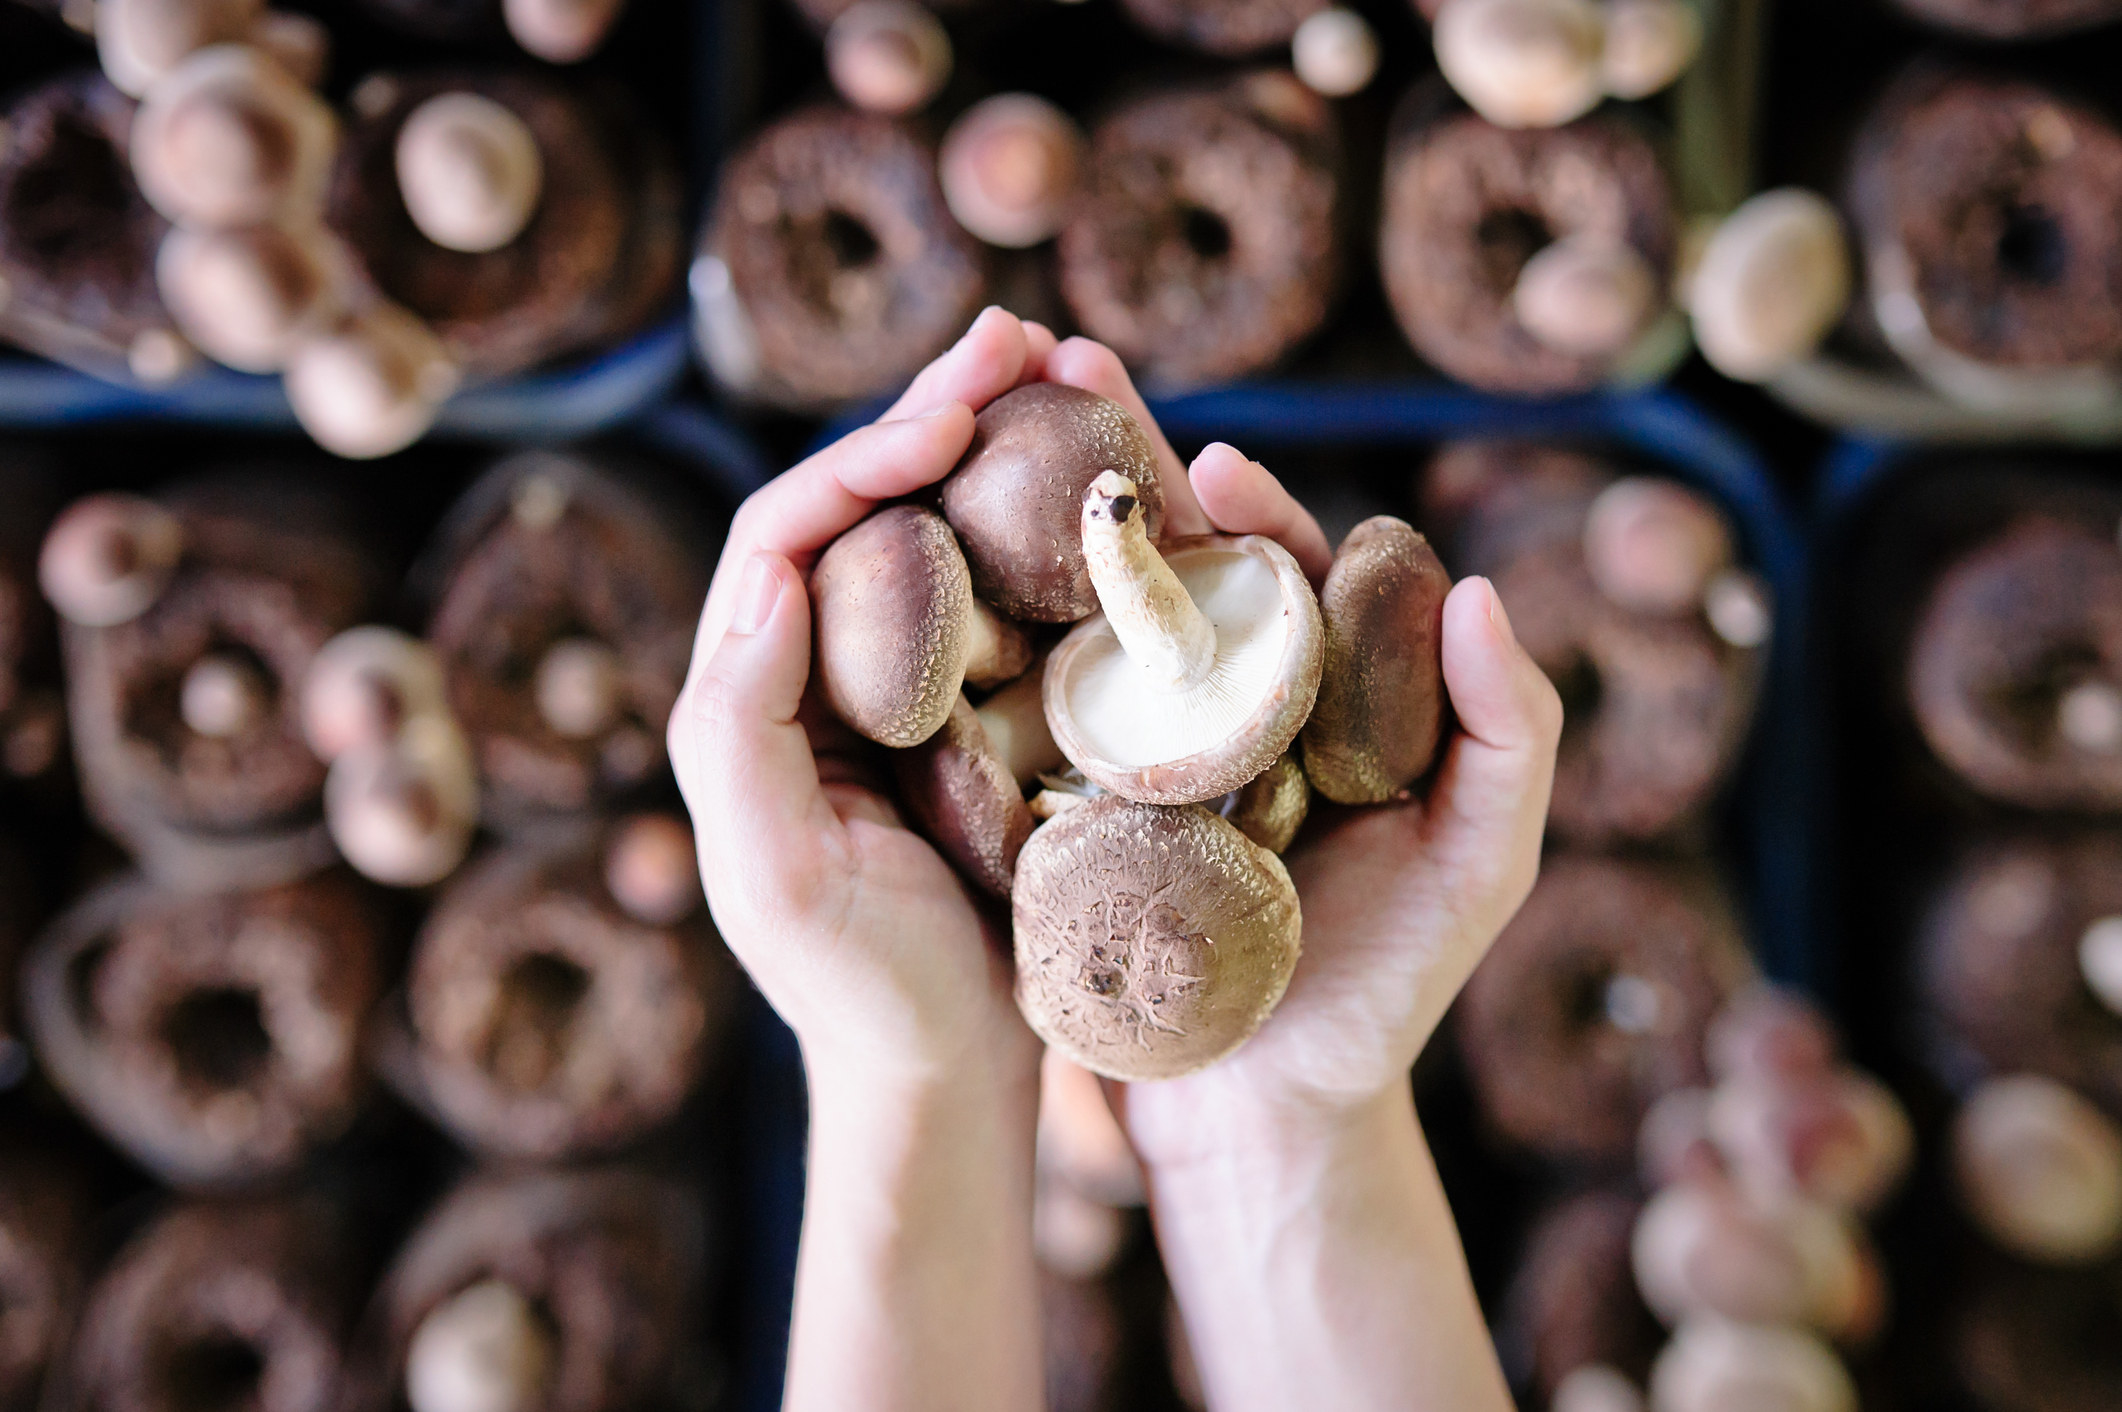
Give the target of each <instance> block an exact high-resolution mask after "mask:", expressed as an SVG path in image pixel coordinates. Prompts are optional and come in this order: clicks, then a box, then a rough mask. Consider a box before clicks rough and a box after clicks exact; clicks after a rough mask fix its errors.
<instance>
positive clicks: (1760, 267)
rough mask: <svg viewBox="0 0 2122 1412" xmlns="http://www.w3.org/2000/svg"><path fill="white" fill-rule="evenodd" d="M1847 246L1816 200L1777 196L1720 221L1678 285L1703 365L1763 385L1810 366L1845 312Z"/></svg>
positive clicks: (1798, 193)
mask: <svg viewBox="0 0 2122 1412" xmlns="http://www.w3.org/2000/svg"><path fill="white" fill-rule="evenodd" d="M1851 284H1852V279H1851V273H1850V259H1849V241H1848V237H1847V235H1846V234H1845V233H1844V231H1843V228H1842V217H1841V216H1840V215H1839V214H1837V213H1836V211H1835V208H1834V207H1833V206H1832V205H1830V204H1829V203H1828V202H1827V201H1825V200H1823V199H1822V198H1821V197H1819V196H1816V195H1814V194H1813V193H1812V192H1810V191H1803V190H1800V189H1799V188H1797V187H1779V188H1777V189H1776V190H1774V191H1764V192H1762V193H1761V194H1760V195H1758V196H1755V197H1753V198H1751V199H1750V200H1748V201H1747V202H1746V203H1745V204H1743V205H1741V206H1740V207H1739V209H1738V210H1736V211H1734V212H1732V213H1731V214H1730V215H1729V216H1727V217H1725V218H1724V220H1723V221H1721V222H1720V223H1719V224H1718V226H1717V228H1716V231H1715V233H1713V234H1712V235H1711V236H1710V238H1709V242H1708V244H1707V245H1705V246H1704V247H1703V250H1702V258H1701V260H1700V261H1699V262H1697V264H1696V266H1695V272H1694V275H1693V276H1692V277H1691V278H1690V279H1689V280H1688V284H1687V307H1688V313H1689V314H1690V316H1691V317H1692V319H1693V322H1694V329H1695V343H1696V345H1697V346H1698V347H1700V348H1701V350H1702V356H1703V357H1704V358H1706V359H1707V360H1708V361H1709V363H1710V365H1711V366H1712V367H1714V368H1716V369H1717V371H1718V372H1721V373H1723V374H1724V375H1725V376H1726V377H1731V378H1737V379H1739V380H1740V381H1741V382H1762V381H1765V380H1767V379H1769V378H1772V377H1774V376H1775V375H1776V374H1778V373H1780V372H1782V371H1783V370H1784V369H1785V368H1788V367H1789V366H1790V365H1791V364H1793V363H1796V362H1798V361H1800V360H1801V359H1803V358H1806V357H1809V356H1811V354H1812V353H1813V351H1814V350H1815V349H1817V348H1818V347H1819V346H1820V343H1821V341H1822V340H1824V339H1825V338H1826V337H1827V335H1828V333H1829V331H1830V330H1832V329H1833V328H1834V326H1835V325H1836V324H1837V323H1839V322H1841V319H1842V314H1843V311H1844V310H1845V309H1847V308H1848V306H1849V297H1850V288H1851Z"/></svg>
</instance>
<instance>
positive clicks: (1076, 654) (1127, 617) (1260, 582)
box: [1046, 477, 1326, 804]
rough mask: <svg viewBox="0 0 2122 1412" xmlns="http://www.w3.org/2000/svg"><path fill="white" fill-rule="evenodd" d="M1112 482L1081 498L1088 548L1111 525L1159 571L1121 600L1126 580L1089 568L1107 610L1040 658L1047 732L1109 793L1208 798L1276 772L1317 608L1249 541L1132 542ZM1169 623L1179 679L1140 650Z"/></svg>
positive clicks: (1311, 684)
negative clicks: (1180, 637) (1184, 664)
mask: <svg viewBox="0 0 2122 1412" xmlns="http://www.w3.org/2000/svg"><path fill="white" fill-rule="evenodd" d="M1111 483H1122V484H1124V482H1119V478H1118V477H1109V478H1108V477H1101V478H1100V481H1099V482H1098V483H1096V484H1094V485H1093V487H1092V489H1091V490H1090V492H1089V493H1088V494H1087V495H1086V497H1085V501H1084V506H1085V509H1084V523H1085V525H1086V540H1087V541H1088V540H1090V538H1091V536H1092V534H1093V533H1094V531H1093V530H1091V529H1090V526H1092V524H1093V522H1094V521H1095V520H1097V519H1099V518H1100V517H1104V518H1106V519H1117V521H1118V525H1119V529H1120V531H1121V533H1120V536H1119V541H1118V543H1119V549H1118V552H1119V553H1120V554H1121V555H1123V556H1125V557H1127V558H1128V559H1129V560H1131V561H1133V560H1139V561H1140V562H1141V563H1143V564H1145V565H1147V566H1149V567H1150V568H1152V569H1154V570H1155V571H1156V572H1155V574H1154V575H1153V576H1151V577H1148V578H1145V579H1142V580H1141V581H1140V583H1139V592H1136V593H1131V594H1129V595H1126V596H1122V595H1121V594H1119V593H1118V592H1116V585H1119V584H1122V582H1123V580H1125V581H1133V579H1134V571H1133V570H1125V571H1123V573H1122V577H1120V578H1115V579H1113V580H1111V581H1108V580H1107V579H1106V578H1105V577H1104V571H1103V570H1094V571H1096V572H1099V573H1100V574H1101V578H1100V585H1101V586H1100V593H1101V595H1102V597H1103V598H1104V599H1105V601H1106V607H1105V610H1104V611H1102V612H1100V613H1098V614H1096V615H1095V616H1093V617H1090V618H1087V619H1085V620H1084V621H1083V622H1081V623H1079V624H1077V625H1076V627H1075V629H1074V630H1073V631H1071V632H1070V633H1069V635H1068V636H1067V637H1066V638H1064V639H1063V640H1062V642H1061V645H1060V646H1059V647H1056V648H1055V649H1054V650H1053V654H1052V655H1051V656H1050V657H1048V659H1047V664H1046V721H1047V725H1048V726H1049V727H1051V728H1052V730H1053V734H1054V743H1055V744H1057V745H1059V746H1060V747H1061V752H1062V754H1064V755H1066V756H1067V757H1068V758H1069V762H1070V763H1071V764H1073V765H1075V767H1076V768H1077V769H1079V770H1081V771H1082V772H1083V773H1084V774H1085V775H1086V776H1087V777H1089V778H1090V779H1091V780H1092V781H1093V782H1094V783H1096V784H1098V785H1100V786H1102V787H1104V788H1106V789H1109V790H1111V791H1113V792H1114V793H1115V794H1121V795H1125V796H1126V797H1128V798H1130V799H1138V800H1141V801H1143V802H1145V803H1151V804H1190V803H1195V802H1197V801H1200V800H1205V799H1214V798H1216V797H1217V796H1219V795H1223V794H1228V793H1230V792H1231V791H1232V790H1234V789H1237V788H1239V787H1240V786H1241V785H1244V784H1246V783H1248V782H1250V781H1251V780H1252V779H1253V778H1254V777H1255V776H1256V775H1258V774H1259V773H1260V772H1261V771H1263V770H1265V769H1267V768H1268V766H1270V765H1272V764H1274V763H1275V758H1276V757H1277V756H1279V755H1280V754H1281V753H1282V752H1283V751H1284V750H1286V749H1288V748H1289V745H1290V742H1291V741H1293V740H1295V739H1296V738H1297V732H1298V730H1299V729H1301V728H1302V727H1303V725H1304V721H1305V718H1306V717H1307V716H1309V715H1310V714H1311V708H1312V702H1313V700H1314V698H1315V697H1316V696H1317V694H1318V689H1319V672H1320V665H1321V661H1322V659H1323V656H1324V648H1325V637H1326V634H1325V630H1324V627H1323V625H1322V624H1321V621H1320V617H1319V601H1318V599H1316V598H1314V597H1313V596H1312V590H1311V584H1310V583H1309V582H1307V581H1306V580H1305V577H1304V571H1303V570H1302V569H1300V568H1299V567H1297V561H1296V560H1295V559H1292V558H1291V557H1290V555H1289V552H1288V551H1287V550H1285V549H1283V548H1282V546H1281V545H1279V544H1276V543H1275V542H1274V541H1273V540H1270V539H1266V538H1264V537H1262V536H1259V535H1241V536H1238V537H1236V538H1227V537H1224V536H1220V535H1202V536H1199V537H1195V538H1188V539H1180V540H1176V541H1174V542H1173V543H1172V544H1171V545H1170V546H1169V550H1170V552H1169V553H1168V554H1166V555H1164V556H1162V557H1161V558H1160V557H1159V556H1158V555H1157V552H1156V550H1155V549H1153V548H1151V547H1150V546H1149V545H1148V544H1147V542H1146V541H1145V540H1143V539H1142V536H1141V530H1140V521H1141V509H1140V507H1139V506H1135V505H1131V504H1126V503H1125V502H1126V501H1127V498H1128V497H1126V496H1125V495H1109V494H1106V493H1105V492H1104V490H1102V489H1101V487H1104V486H1108V485H1109V484H1111ZM1101 503H1102V507H1103V508H1101ZM1174 605H1183V609H1184V613H1183V615H1180V614H1172V613H1171V611H1170V610H1171V609H1172V607H1173V606H1174ZM1167 615H1169V616H1170V617H1171V618H1172V619H1173V621H1174V622H1179V621H1182V617H1183V621H1184V624H1185V625H1186V626H1189V627H1193V628H1195V631H1194V632H1193V633H1192V634H1190V637H1191V638H1192V639H1193V640H1192V641H1191V642H1189V643H1186V644H1184V651H1185V653H1186V655H1187V656H1188V658H1189V663H1188V669H1187V670H1186V671H1185V674H1184V675H1183V676H1180V677H1173V676H1170V675H1168V674H1166V673H1165V672H1164V671H1163V669H1162V667H1161V666H1160V665H1159V664H1157V663H1155V662H1153V661H1152V660H1151V659H1149V658H1146V657H1143V656H1141V655H1140V644H1141V643H1142V642H1144V641H1145V640H1147V641H1150V642H1151V643H1155V642H1156V641H1158V640H1160V639H1166V638H1167V637H1168V634H1167V628H1168V626H1169V624H1166V623H1164V622H1161V621H1160V620H1161V619H1163V618H1165V617H1166V616H1167ZM1203 621H1205V625H1206V633H1205V638H1204V637H1203V634H1202V633H1201V632H1200V630H1199V625H1200V624H1201V623H1202V622H1203ZM1174 650H1175V651H1177V650H1181V649H1180V648H1178V647H1175V648H1174Z"/></svg>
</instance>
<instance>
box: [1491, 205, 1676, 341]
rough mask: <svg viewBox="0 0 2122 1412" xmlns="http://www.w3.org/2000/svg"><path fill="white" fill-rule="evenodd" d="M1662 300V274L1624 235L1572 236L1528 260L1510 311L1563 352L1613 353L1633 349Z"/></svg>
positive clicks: (1542, 339)
mask: <svg viewBox="0 0 2122 1412" xmlns="http://www.w3.org/2000/svg"><path fill="white" fill-rule="evenodd" d="M1657 305H1658V277H1657V273H1656V272H1655V271H1654V270H1652V269H1651V267H1650V262H1649V261H1647V260H1645V259H1644V258H1643V256H1642V255H1641V254H1639V253H1638V252H1637V250H1636V248H1635V247H1634V246H1632V245H1630V244H1628V243H1627V242H1626V241H1624V240H1619V239H1614V238H1610V237H1602V236H1594V235H1572V236H1565V237H1564V238H1562V239H1561V240H1557V241H1554V242H1552V243H1550V244H1548V245H1546V246H1544V247H1542V248H1541V250H1540V251H1539V252H1538V253H1537V254H1535V255H1534V256H1533V257H1532V258H1531V259H1530V260H1527V261H1526V262H1525V268H1524V269H1522V270H1520V271H1519V272H1518V282H1517V283H1516V284H1515V285H1514V286H1512V289H1511V310H1512V312H1513V313H1515V314H1516V315H1517V316H1518V322H1519V323H1521V324H1523V325H1524V326H1525V331H1526V332H1527V333H1529V334H1531V335H1532V336H1533V337H1534V338H1536V339H1538V340H1540V342H1541V343H1543V344H1545V345H1547V346H1548V347H1549V348H1552V349H1553V350H1554V351H1555V352H1557V353H1566V354H1568V355H1569V356H1571V357H1574V358H1612V357H1617V356H1619V355H1620V354H1621V353H1623V352H1625V351H1627V349H1628V346H1629V345H1630V344H1631V343H1633V342H1634V341H1635V339H1636V337H1637V335H1638V334H1640V333H1642V332H1643V329H1644V327H1645V325H1647V324H1648V323H1649V322H1650V319H1651V315H1652V314H1653V313H1655V312H1656V310H1657Z"/></svg>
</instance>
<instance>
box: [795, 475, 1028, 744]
mask: <svg viewBox="0 0 2122 1412" xmlns="http://www.w3.org/2000/svg"><path fill="white" fill-rule="evenodd" d="M810 587H811V603H812V608H813V611H814V613H815V615H816V622H815V625H814V630H815V633H816V636H817V653H818V679H819V681H820V682H821V683H822V684H823V685H824V688H825V698H826V700H827V701H828V702H830V703H831V704H832V708H833V710H834V711H836V712H838V713H839V716H840V719H841V720H843V721H845V722H847V724H848V725H850V726H852V727H854V728H855V729H856V730H858V731H860V732H861V733H862V734H863V735H865V736H868V737H869V738H870V739H871V740H874V741H876V742H878V743H879V744H881V745H889V746H892V747H894V748H897V749H902V750H903V749H905V748H907V747H908V746H914V745H919V744H920V743H921V742H922V741H924V740H927V739H928V738H929V737H930V736H932V735H934V734H935V733H936V732H937V731H938V730H940V729H942V727H943V723H944V722H945V721H946V720H948V719H949V718H950V714H951V707H952V705H953V704H954V703H955V702H956V701H957V699H958V692H959V689H960V688H961V687H962V686H964V685H965V683H967V682H971V683H972V684H973V685H974V686H980V685H983V684H987V685H993V684H996V683H999V682H1004V681H1008V680H1011V679H1012V678H1014V677H1016V676H1019V675H1021V674H1022V673H1023V672H1024V669H1025V668H1026V667H1028V666H1030V665H1031V644H1030V641H1029V640H1028V639H1027V638H1026V637H1025V636H1024V633H1023V631H1022V630H1021V629H1019V628H1018V627H1017V626H1016V625H1015V624H1013V623H1006V622H1003V621H1001V620H1000V619H997V618H996V617H995V616H994V615H993V614H991V613H989V612H987V611H986V610H985V609H984V608H982V607H981V606H980V605H979V604H978V603H977V602H975V601H974V599H973V584H972V579H971V577H970V575H969V574H968V573H967V570H966V564H965V556H964V555H963V554H962V553H960V552H959V550H958V541H957V540H956V539H955V538H954V537H953V536H952V534H951V531H950V526H949V525H947V524H945V523H944V522H943V519H942V517H941V516H939V515H937V514H936V513H935V512H934V511H933V510H926V509H923V508H922V507H920V506H918V505H895V506H893V507H892V508H891V509H889V510H885V511H883V512H882V513H881V514H876V515H872V516H870V517H869V518H868V519H866V520H864V521H863V522H862V523H861V524H859V525H856V526H855V527H854V528H853V529H851V530H849V531H848V532H847V533H846V534H843V535H841V536H840V537H839V538H838V539H836V540H834V541H833V542H832V544H831V545H830V546H829V547H828V548H827V549H826V551H825V553H824V554H822V555H820V556H819V558H818V566H817V568H816V570H814V571H813V572H812V574H811V585H810Z"/></svg>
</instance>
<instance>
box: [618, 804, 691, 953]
mask: <svg viewBox="0 0 2122 1412" xmlns="http://www.w3.org/2000/svg"><path fill="white" fill-rule="evenodd" d="M604 886H605V888H606V889H607V890H609V891H610V893H611V895H612V900H613V901H615V902H617V903H618V904H619V906H620V907H622V908H624V909H625V911H626V915H628V916H629V917H632V918H633V919H634V920H635V921H637V922H640V923H642V924H644V925H646V926H651V927H668V926H674V925H676V924H677V923H679V922H682V921H684V920H685V919H686V918H687V917H689V916H691V915H692V914H693V912H694V910H695V909H697V908H698V907H699V906H700V901H701V898H700V861H699V855H698V854H697V853H696V852H695V851H694V845H693V831H692V830H691V829H690V828H688V827H686V825H685V822H684V821H683V820H681V819H675V818H672V817H671V816H670V815H669V814H636V815H634V816H633V817H632V818H630V819H627V820H625V821H624V822H622V823H621V824H620V825H619V826H618V827H617V828H616V829H614V830H613V831H612V837H611V841H610V842H609V843H607V844H606V845H605V849H604Z"/></svg>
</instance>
